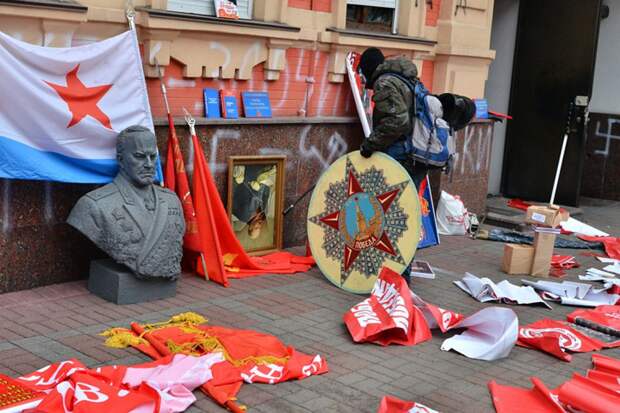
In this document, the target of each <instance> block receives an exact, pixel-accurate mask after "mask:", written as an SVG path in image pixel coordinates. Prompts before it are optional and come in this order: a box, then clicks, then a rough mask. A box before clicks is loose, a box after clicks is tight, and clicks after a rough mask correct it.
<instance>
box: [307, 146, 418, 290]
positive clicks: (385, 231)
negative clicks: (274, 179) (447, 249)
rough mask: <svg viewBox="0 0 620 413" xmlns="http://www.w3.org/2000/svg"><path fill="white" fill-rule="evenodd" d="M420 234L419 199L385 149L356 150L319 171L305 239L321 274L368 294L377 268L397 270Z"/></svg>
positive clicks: (332, 280) (412, 186)
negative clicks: (364, 152) (365, 152)
mask: <svg viewBox="0 0 620 413" xmlns="http://www.w3.org/2000/svg"><path fill="white" fill-rule="evenodd" d="M419 239H420V204H419V200H418V196H417V191H416V188H415V186H414V184H413V181H412V180H411V178H410V177H409V174H408V173H407V171H406V170H405V169H404V168H403V167H402V166H401V165H400V164H399V163H398V162H396V161H395V160H394V159H392V158H391V157H389V156H388V155H386V154H383V153H379V152H376V153H374V154H373V155H372V156H371V157H370V158H368V159H366V158H364V157H362V156H361V155H360V153H359V151H355V152H351V153H349V154H346V155H344V156H342V157H341V158H339V159H338V160H336V162H334V163H333V164H332V165H331V166H330V167H329V168H328V169H327V170H326V171H325V172H324V173H323V175H322V176H321V178H320V179H319V181H318V183H317V185H316V188H315V189H314V191H313V193H312V199H311V200H310V206H309V207H308V240H309V243H310V249H311V250H312V256H313V257H314V259H315V260H316V262H317V265H318V267H319V268H320V270H321V271H322V272H323V274H324V275H325V276H326V277H327V278H328V279H329V280H330V281H331V282H332V283H334V284H336V285H337V286H338V287H340V288H342V289H344V290H347V291H351V292H354V293H369V292H370V291H371V290H372V287H373V285H374V283H375V281H376V279H377V275H378V273H379V271H380V270H381V268H382V267H384V266H386V267H389V268H391V269H392V270H394V271H396V272H399V273H402V272H403V271H404V269H405V266H406V265H407V264H409V262H410V261H411V259H412V258H413V255H414V253H415V251H416V248H417V245H418V242H419Z"/></svg>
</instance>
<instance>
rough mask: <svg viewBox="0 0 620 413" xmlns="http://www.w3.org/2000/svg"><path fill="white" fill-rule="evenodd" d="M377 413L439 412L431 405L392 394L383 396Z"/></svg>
mask: <svg viewBox="0 0 620 413" xmlns="http://www.w3.org/2000/svg"><path fill="white" fill-rule="evenodd" d="M377 413H439V412H438V411H437V410H433V409H431V408H430V407H426V406H425V405H423V404H420V403H416V402H409V401H405V400H401V399H398V398H396V397H392V396H383V398H382V399H381V403H380V404H379V410H377Z"/></svg>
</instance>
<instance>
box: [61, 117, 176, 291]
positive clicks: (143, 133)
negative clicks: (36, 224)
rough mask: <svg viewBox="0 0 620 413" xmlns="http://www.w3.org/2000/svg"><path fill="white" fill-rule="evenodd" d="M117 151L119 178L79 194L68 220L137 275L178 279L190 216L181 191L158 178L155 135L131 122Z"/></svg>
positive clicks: (150, 277)
mask: <svg viewBox="0 0 620 413" xmlns="http://www.w3.org/2000/svg"><path fill="white" fill-rule="evenodd" d="M116 157H117V160H118V164H119V172H118V174H117V175H116V177H115V178H114V181H112V182H111V183H109V184H107V185H105V186H103V187H101V188H98V189H96V190H94V191H91V192H89V193H87V194H86V195H84V196H83V197H82V198H80V199H79V200H78V202H77V203H76V204H75V206H74V207H73V210H71V213H70V214H69V218H68V219H67V222H68V223H69V225H71V226H73V227H74V228H76V229H77V230H78V231H80V232H81V233H82V234H84V235H86V236H87V237H88V238H89V239H90V240H91V241H93V242H94V243H95V244H96V245H97V246H98V247H99V248H101V249H102V250H103V251H105V252H106V253H107V254H108V255H109V256H110V257H111V258H112V259H113V260H114V261H116V262H117V263H119V264H124V265H125V266H127V267H128V268H129V269H130V270H131V271H133V273H134V274H135V275H136V276H137V277H138V278H142V279H162V278H163V279H170V280H175V279H176V278H177V277H178V275H179V273H180V272H181V267H180V261H181V256H182V242H183V234H184V233H185V220H184V219H183V210H182V207H181V202H180V201H179V198H178V197H177V196H176V194H175V193H173V192H172V191H170V190H168V189H165V188H162V187H160V186H159V185H156V184H154V183H153V181H154V179H155V172H156V170H155V169H156V162H157V144H156V139H155V135H154V134H153V133H152V132H151V131H150V130H149V129H147V128H145V127H142V126H130V127H128V128H126V129H125V130H123V131H121V132H120V133H119V135H118V138H117V143H116Z"/></svg>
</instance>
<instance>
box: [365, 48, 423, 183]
mask: <svg viewBox="0 0 620 413" xmlns="http://www.w3.org/2000/svg"><path fill="white" fill-rule="evenodd" d="M360 68H361V70H362V74H363V75H364V77H365V78H366V88H368V89H373V91H374V94H373V96H372V100H373V102H374V104H375V106H374V109H373V113H372V126H373V127H372V132H371V134H370V136H369V137H368V138H366V139H364V141H363V142H362V146H361V148H360V151H361V153H362V156H364V157H370V155H371V154H372V153H373V152H374V151H381V152H388V150H389V149H390V147H391V146H392V145H396V144H398V143H399V142H402V141H404V140H405V139H406V136H407V135H408V134H410V133H411V128H412V123H413V120H412V119H411V113H410V112H411V106H412V105H413V104H414V96H412V93H411V90H410V89H409V87H407V85H406V84H405V83H404V82H403V81H402V80H400V79H399V78H397V77H396V76H389V75H387V74H388V73H397V74H399V75H401V76H403V77H405V78H407V79H410V80H411V81H412V82H417V81H418V69H417V67H416V66H415V64H413V62H412V61H411V60H409V59H407V58H404V57H397V58H393V59H385V58H384V56H383V53H381V51H380V50H379V49H377V48H374V47H371V48H369V49H367V50H366V51H365V52H364V53H363V54H362V57H361V60H360ZM384 75H385V76H384ZM394 157H395V159H396V160H397V161H399V162H400V163H401V164H402V165H403V167H404V168H405V169H406V170H407V172H408V173H409V175H410V176H411V179H413V182H414V183H415V185H416V186H419V185H420V182H422V180H423V179H424V178H425V177H426V174H427V172H428V166H427V165H426V164H424V163H420V162H415V161H414V160H413V159H412V158H411V157H410V156H408V155H407V154H405V153H403V154H402V155H401V156H394Z"/></svg>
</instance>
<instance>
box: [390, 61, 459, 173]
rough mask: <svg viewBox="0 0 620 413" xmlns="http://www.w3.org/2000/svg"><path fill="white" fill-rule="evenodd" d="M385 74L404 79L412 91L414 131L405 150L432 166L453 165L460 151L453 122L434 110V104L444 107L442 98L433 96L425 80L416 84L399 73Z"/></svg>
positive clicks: (412, 122) (409, 136)
mask: <svg viewBox="0 0 620 413" xmlns="http://www.w3.org/2000/svg"><path fill="white" fill-rule="evenodd" d="M385 75H387V76H394V77H396V78H398V79H400V80H401V81H402V82H403V83H405V85H407V87H408V88H409V90H410V91H411V94H412V100H413V104H412V105H411V108H410V111H409V116H410V119H411V124H412V130H411V133H410V134H409V135H408V136H406V137H405V138H406V139H405V141H404V145H405V152H406V153H407V154H408V155H409V156H411V157H413V159H414V160H416V161H420V162H423V163H425V164H426V165H428V166H431V167H438V168H444V167H449V166H450V164H451V163H452V159H453V157H454V153H455V151H456V144H455V142H454V137H453V136H452V133H451V130H450V125H449V124H448V123H447V122H446V121H445V120H444V119H442V118H440V117H436V116H435V115H433V113H432V111H431V107H430V106H431V105H439V106H440V107H441V102H440V101H439V99H437V98H436V97H435V96H433V95H431V94H430V93H429V92H428V89H426V88H425V87H424V85H423V84H422V82H419V81H416V82H415V83H414V82H412V81H411V80H409V79H407V78H406V77H404V76H402V75H400V74H398V73H392V72H388V73H385V74H384V75H382V76H385Z"/></svg>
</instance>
